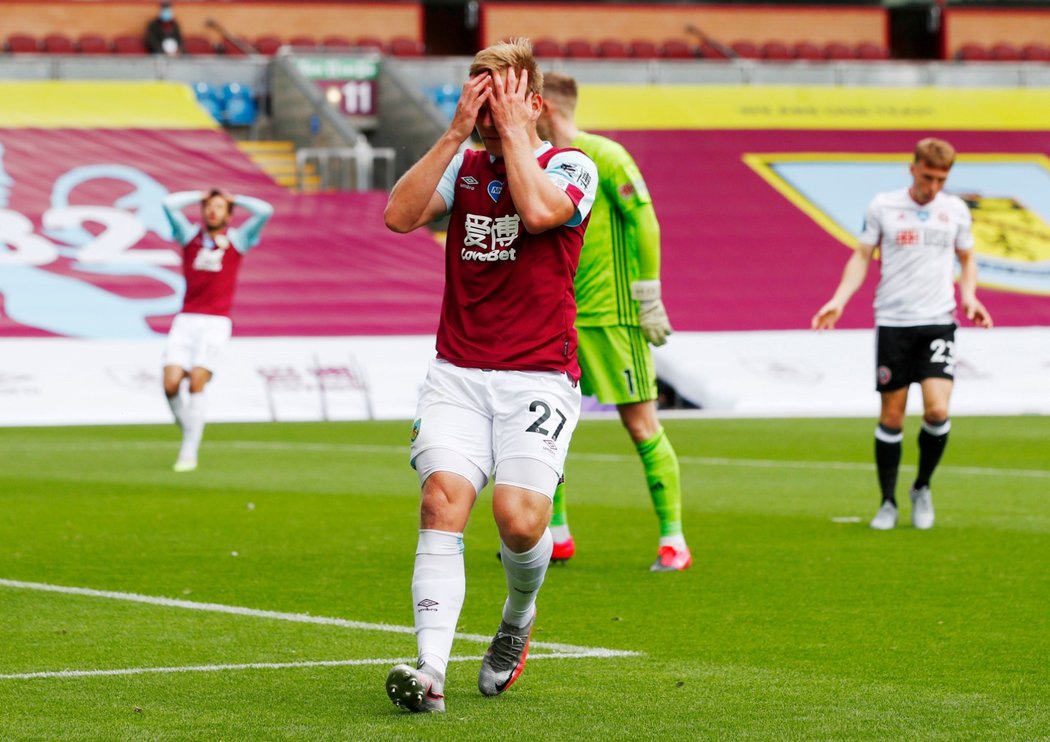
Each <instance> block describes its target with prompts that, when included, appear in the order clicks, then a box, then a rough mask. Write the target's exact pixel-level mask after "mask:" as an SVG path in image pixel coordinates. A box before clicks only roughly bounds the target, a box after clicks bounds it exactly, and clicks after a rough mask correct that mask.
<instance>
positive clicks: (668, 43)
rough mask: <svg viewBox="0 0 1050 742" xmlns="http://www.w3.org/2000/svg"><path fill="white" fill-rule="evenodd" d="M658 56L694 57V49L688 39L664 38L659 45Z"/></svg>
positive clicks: (667, 57) (672, 57)
mask: <svg viewBox="0 0 1050 742" xmlns="http://www.w3.org/2000/svg"><path fill="white" fill-rule="evenodd" d="M660 56H661V57H663V58H664V59H696V50H695V49H693V47H692V46H691V45H690V44H689V42H688V41H683V40H682V39H666V40H665V41H664V43H662V44H661V45H660Z"/></svg>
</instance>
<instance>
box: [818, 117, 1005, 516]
mask: <svg viewBox="0 0 1050 742" xmlns="http://www.w3.org/2000/svg"><path fill="white" fill-rule="evenodd" d="M954 162H955V149H954V148H953V147H952V146H951V145H950V144H949V143H948V142H946V141H944V140H941V139H935V138H927V139H923V140H921V141H920V142H919V143H918V144H917V145H916V147H915V154H914V159H913V162H912V164H911V168H910V172H911V176H912V183H911V185H910V186H909V187H908V188H901V189H899V190H896V191H889V192H886V193H879V194H877V195H876V196H875V198H874V200H872V202H871V204H870V205H869V206H868V208H867V210H866V211H865V214H864V228H863V230H862V231H861V235H860V244H859V245H858V246H857V248H856V250H854V252H853V255H852V256H851V257H850V259H849V260H848V261H847V262H846V267H845V268H844V270H843V272H842V278H841V280H840V281H839V285H838V287H837V288H836V289H835V293H834V294H833V295H832V297H831V299H830V300H828V301H827V302H826V303H825V304H824V305H823V306H821V307H820V309H818V310H817V313H816V314H815V315H813V319H812V321H811V326H812V327H813V329H815V330H829V329H831V328H833V327H834V326H835V324H836V323H837V322H838V320H839V319H840V318H841V317H842V313H843V311H844V310H845V308H846V303H847V302H848V301H849V300H850V298H851V297H852V296H853V294H854V293H856V291H857V290H858V289H859V288H860V287H861V285H862V284H863V283H864V278H865V276H866V275H867V272H868V266H869V265H870V264H871V261H872V258H873V256H874V252H875V249H876V248H878V249H879V261H880V264H881V271H880V278H879V283H878V287H877V288H876V290H875V324H876V345H877V354H878V358H877V361H876V366H877V368H876V390H877V391H878V392H879V394H880V395H881V412H880V414H879V422H878V426H877V427H876V428H875V465H876V469H877V471H878V479H879V489H880V492H881V497H882V502H881V505H880V507H879V510H878V512H877V513H876V514H875V517H874V518H873V519H872V521H871V527H872V528H874V529H876V530H882V531H885V530H889V529H892V528H894V527H896V525H897V496H896V488H897V476H898V470H899V468H900V460H901V448H902V445H901V442H902V441H903V439H904V432H903V431H904V418H905V409H906V406H907V402H908V389H909V387H910V386H911V384H912V383H918V384H919V386H920V388H921V390H922V399H923V419H922V428H921V430H920V431H919V465H918V470H917V472H916V476H915V481H914V482H913V483H912V486H911V490H910V499H911V502H912V512H911V522H912V525H913V526H914V527H915V528H919V529H928V528H932V527H933V523H934V510H933V496H932V494H931V492H930V478H931V477H932V476H933V472H934V470H935V469H936V468H937V464H938V463H939V462H940V459H941V455H942V454H943V453H944V449H945V447H946V446H947V444H948V431H949V430H950V429H951V420H950V418H949V415H948V403H949V400H950V398H951V393H952V386H953V380H954V376H955V330H956V320H955V310H956V303H955V289H954V286H953V274H954V267H955V261H956V260H958V262H959V266H960V273H959V295H960V298H961V301H962V308H963V313H964V314H965V316H966V318H967V319H968V320H970V321H971V322H973V323H974V324H975V325H977V326H978V327H984V328H989V327H991V326H992V317H991V314H989V312H988V310H987V309H986V308H985V307H984V305H983V304H982V303H981V301H980V300H979V299H978V298H977V260H976V258H975V257H974V254H973V246H974V239H973V234H972V232H971V224H972V219H971V216H970V212H969V209H968V208H967V206H966V203H965V202H964V201H963V200H962V199H961V198H959V197H958V196H954V195H949V194H947V193H944V192H943V188H944V185H945V182H946V181H947V179H948V174H949V172H950V170H951V168H952V165H953V164H954Z"/></svg>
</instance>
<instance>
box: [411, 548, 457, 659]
mask: <svg viewBox="0 0 1050 742" xmlns="http://www.w3.org/2000/svg"><path fill="white" fill-rule="evenodd" d="M466 594H467V575H466V570H465V569H464V567H463V534H462V533H452V532H450V531H436V530H433V529H429V528H421V529H420V531H419V542H418V544H417V545H416V566H415V569H414V570H413V572H412V605H413V608H412V610H413V611H414V612H415V625H416V646H418V648H419V659H421V660H422V661H423V662H425V663H427V665H429V666H430V667H432V668H433V669H434V670H436V671H437V672H439V673H441V677H444V676H445V670H446V669H447V668H448V658H449V657H450V656H451V655H452V639H453V638H454V637H455V634H456V624H457V623H458V622H459V612H460V610H461V609H462V608H463V599H464V597H465V596H466Z"/></svg>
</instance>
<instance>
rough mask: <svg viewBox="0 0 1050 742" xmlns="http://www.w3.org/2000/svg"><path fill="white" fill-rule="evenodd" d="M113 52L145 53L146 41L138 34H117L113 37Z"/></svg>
mask: <svg viewBox="0 0 1050 742" xmlns="http://www.w3.org/2000/svg"><path fill="white" fill-rule="evenodd" d="M113 53H114V54H146V42H144V41H143V40H142V39H141V38H140V37H138V36H131V35H130V34H127V35H123V36H117V37H116V38H114V39H113Z"/></svg>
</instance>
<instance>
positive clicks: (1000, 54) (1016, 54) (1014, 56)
mask: <svg viewBox="0 0 1050 742" xmlns="http://www.w3.org/2000/svg"><path fill="white" fill-rule="evenodd" d="M991 52H992V59H994V60H996V61H997V62H1020V61H1021V59H1023V57H1022V55H1021V50H1020V49H1018V48H1017V47H1016V46H1014V45H1013V44H1008V43H1006V42H1005V41H1001V42H999V43H998V44H993V45H992V49H991Z"/></svg>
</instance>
